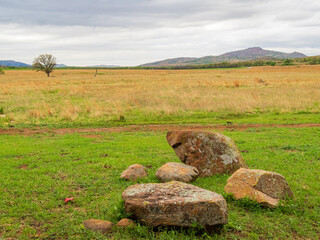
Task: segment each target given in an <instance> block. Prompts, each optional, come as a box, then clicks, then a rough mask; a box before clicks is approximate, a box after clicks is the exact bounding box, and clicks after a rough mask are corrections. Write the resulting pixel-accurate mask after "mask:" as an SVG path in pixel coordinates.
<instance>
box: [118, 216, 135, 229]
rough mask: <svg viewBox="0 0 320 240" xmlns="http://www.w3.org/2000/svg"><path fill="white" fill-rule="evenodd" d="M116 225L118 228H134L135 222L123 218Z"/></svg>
mask: <svg viewBox="0 0 320 240" xmlns="http://www.w3.org/2000/svg"><path fill="white" fill-rule="evenodd" d="M117 226H118V227H120V228H134V227H135V226H136V224H135V223H134V221H132V220H131V219H128V218H123V219H121V220H120V221H119V222H118V223H117Z"/></svg>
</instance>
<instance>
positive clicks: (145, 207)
mask: <svg viewBox="0 0 320 240" xmlns="http://www.w3.org/2000/svg"><path fill="white" fill-rule="evenodd" d="M122 198H123V199H124V204H125V210H126V212H127V213H130V214H132V216H133V217H134V218H137V219H138V220H139V221H140V222H141V223H143V224H146V225H148V226H151V227H158V226H178V227H190V226H192V225H193V224H199V225H200V226H203V227H205V228H208V229H210V228H212V227H217V226H221V225H223V224H227V223H228V214H227V203H226V201H225V199H224V198H223V196H222V195H220V194H217V193H215V192H211V191H208V190H205V189H202V188H199V187H196V186H193V185H191V184H187V183H183V182H177V181H172V182H167V183H148V184H135V185H133V186H130V187H128V188H127V189H126V190H125V191H124V192H123V193H122Z"/></svg>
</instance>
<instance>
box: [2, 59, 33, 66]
mask: <svg viewBox="0 0 320 240" xmlns="http://www.w3.org/2000/svg"><path fill="white" fill-rule="evenodd" d="M0 66H8V67H31V65H29V64H26V63H23V62H16V61H12V60H0Z"/></svg>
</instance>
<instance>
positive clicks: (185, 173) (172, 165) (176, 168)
mask: <svg viewBox="0 0 320 240" xmlns="http://www.w3.org/2000/svg"><path fill="white" fill-rule="evenodd" d="M198 176H199V171H198V169H197V168H195V167H192V166H188V165H185V164H182V163H176V162H169V163H166V164H165V165H163V166H162V167H160V168H159V169H158V171H157V172H156V177H157V178H158V179H159V180H160V181H161V182H170V181H173V180H175V181H181V182H185V183H190V182H193V181H195V180H196V179H197V177H198Z"/></svg>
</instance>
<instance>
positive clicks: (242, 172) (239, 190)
mask: <svg viewBox="0 0 320 240" xmlns="http://www.w3.org/2000/svg"><path fill="white" fill-rule="evenodd" d="M224 190H225V192H226V193H231V194H233V196H234V197H235V198H236V199H242V198H245V197H248V198H249V199H251V200H254V201H257V202H258V203H260V204H261V205H262V206H265V207H270V208H273V207H276V206H277V205H278V203H279V200H280V199H284V198H285V197H286V196H288V197H293V193H292V191H291V189H290V187H289V185H288V183H287V181H286V179H285V178H284V177H283V176H282V175H280V174H278V173H275V172H269V171H264V170H258V169H245V168H240V169H239V170H237V171H236V172H235V173H234V174H233V175H232V176H231V177H230V178H229V179H228V183H227V185H226V186H225V188H224Z"/></svg>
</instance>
